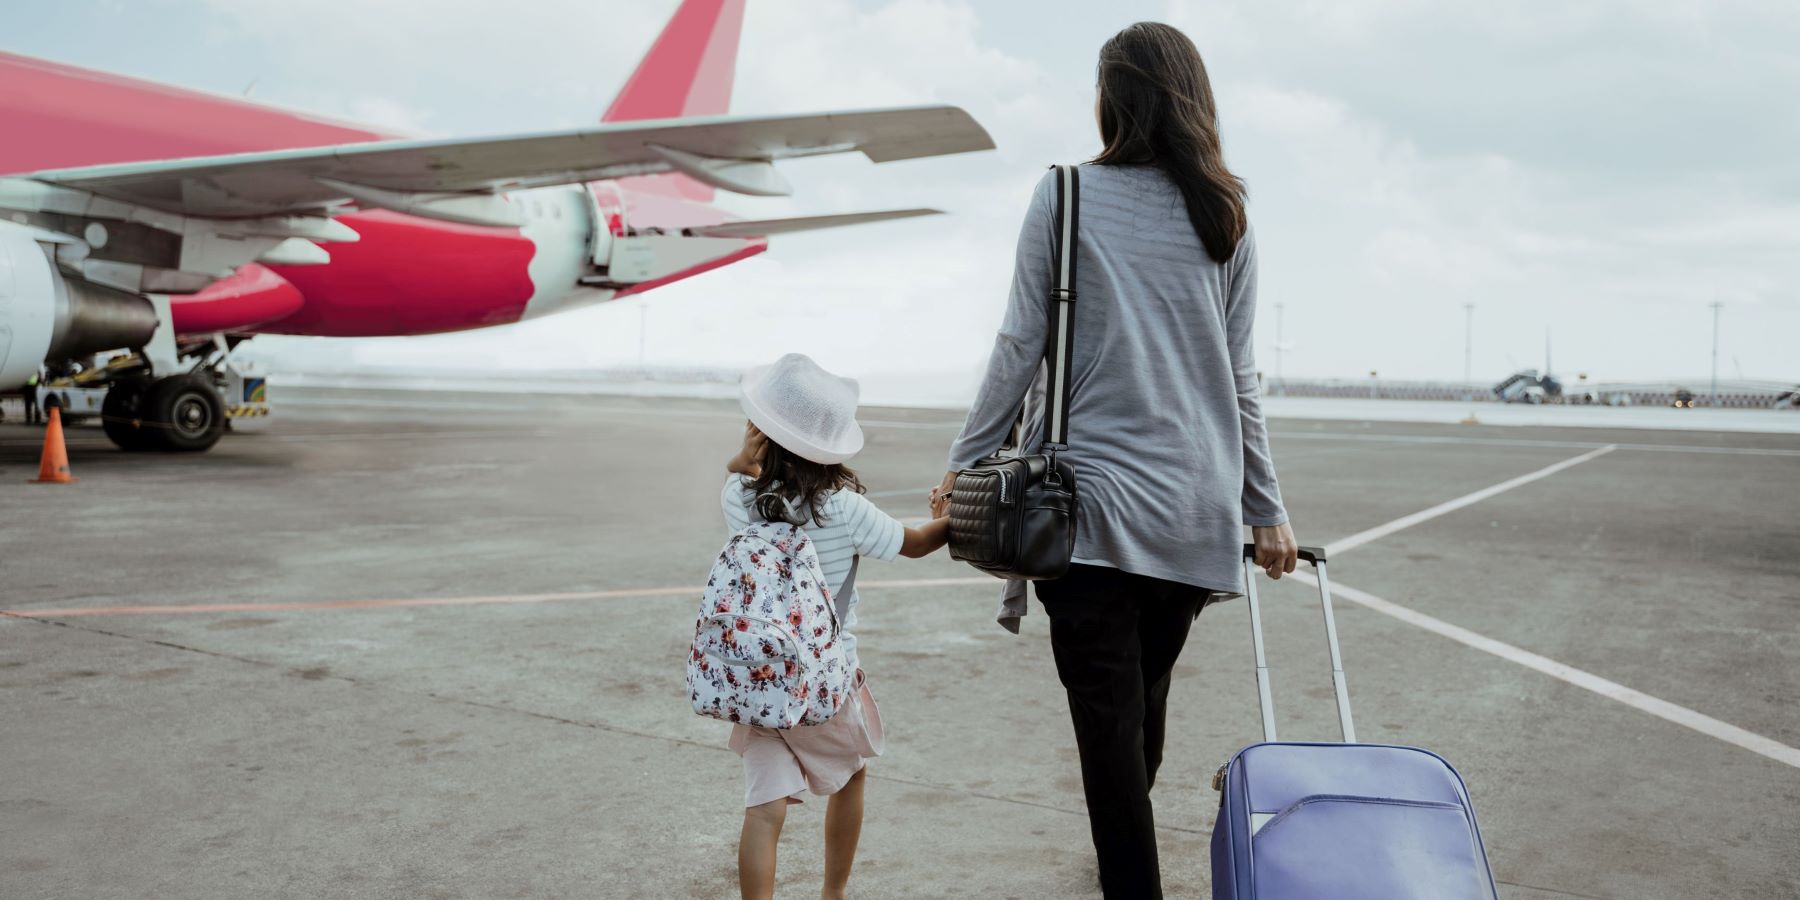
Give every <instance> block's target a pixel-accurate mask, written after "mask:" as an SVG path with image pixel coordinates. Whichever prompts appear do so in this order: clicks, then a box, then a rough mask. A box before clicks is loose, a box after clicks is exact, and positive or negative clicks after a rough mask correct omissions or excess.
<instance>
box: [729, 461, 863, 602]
mask: <svg viewBox="0 0 1800 900" xmlns="http://www.w3.org/2000/svg"><path fill="white" fill-rule="evenodd" d="M744 493H745V494H748V493H749V492H748V491H745V492H744ZM781 499H782V502H783V503H786V502H787V501H786V498H781ZM756 500H757V498H756V497H754V496H752V497H750V498H749V499H747V500H745V501H744V506H745V508H746V509H748V510H749V511H750V521H752V522H755V521H758V520H759V519H760V520H762V521H765V522H766V521H768V519H766V518H764V517H763V516H762V515H761V514H760V513H758V512H757V511H756ZM788 512H789V513H790V514H795V510H794V508H793V505H792V504H788ZM788 524H791V525H792V524H794V523H792V522H790V523H788ZM794 527H795V528H802V527H804V526H801V525H794ZM860 565H862V554H860V553H859V554H857V555H855V556H852V557H850V574H848V575H845V576H844V583H843V584H841V585H839V586H838V589H837V590H835V591H832V592H831V603H832V605H833V606H835V607H837V617H838V622H839V623H842V622H843V621H844V619H845V617H847V616H849V615H850V592H851V591H853V590H856V569H857V567H858V566H860ZM839 627H840V628H841V627H842V625H841V624H840V626H839Z"/></svg>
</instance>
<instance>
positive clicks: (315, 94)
mask: <svg viewBox="0 0 1800 900" xmlns="http://www.w3.org/2000/svg"><path fill="white" fill-rule="evenodd" d="M674 7H675V2H674V0H630V2H623V0H614V2H601V0H503V2H501V0H481V2H461V3H455V4H449V3H442V2H438V0H307V2H294V0H211V2H207V0H186V2H175V0H132V2H124V0H67V2H62V3H58V4H32V5H31V6H30V7H28V8H24V9H16V10H11V11H9V12H8V14H7V19H8V27H7V28H6V29H5V30H4V31H3V32H0V48H5V49H8V50H13V51H16V52H22V53H28V54H34V55H40V56H47V57H52V58H55V59H58V60H62V61H66V62H72V63H75V64H78V65H86V66H92V67H96V68H104V69H110V70H113V71H118V72H123V73H126V74H130V75H135V76H140V77H147V78H154V79H158V80H164V81H169V82H173V83H176V84H181V85H186V86H191V87H198V88H205V89H209V90H215V91H222V92H228V93H232V94H240V93H242V92H244V91H245V90H246V89H247V88H248V89H249V90H250V91H251V93H252V96H253V97H254V98H255V99H258V100H262V101H266V102H271V103H277V104H281V105H285V106H291V107H298V108H302V109H307V110H312V111H316V112H321V113H326V114H330V115H333V116H338V117H344V118H350V119H356V120H363V121H367V122H371V123H374V124H378V125H383V126H387V127H389V128H393V129H398V130H401V131H405V132H410V133H417V134H422V135H475V134H496V133H505V132H513V131H528V130H537V129H543V128H548V127H564V126H577V125H582V124H586V123H589V122H592V121H595V120H596V119H597V117H598V115H599V113H600V111H601V110H602V109H603V108H604V107H605V106H606V103H607V101H608V100H609V99H610V98H611V96H612V93H613V92H614V91H615V90H616V89H617V87H618V85H619V84H621V83H622V81H623V80H624V77H625V76H626V74H627V73H628V72H629V71H630V70H631V68H632V67H633V65H635V63H636V60H637V58H638V56H639V55H640V54H641V53H642V52H643V51H644V50H645V49H646V48H647V46H648V44H649V42H650V41H651V39H652V38H653V37H654V35H655V33H656V32H657V30H658V29H659V28H660V27H661V25H662V22H663V21H664V20H665V19H666V17H667V16H668V14H669V13H670V12H671V11H672V10H673V9H674ZM1052 7H1053V8H1054V12H1053V13H1052V12H1047V11H1046V10H1048V9H1050V8H1052ZM1140 19H1161V20H1164V21H1168V22H1171V23H1173V24H1175V25H1177V26H1179V27H1181V28H1183V29H1185V30H1186V31H1187V32H1188V34H1190V35H1191V36H1193V38H1194V39H1195V41H1196V42H1197V43H1198V44H1199V46H1200V49H1201V52H1202V53H1203V55H1205V57H1206V59H1207V63H1208V66H1209V68H1210V70H1211V72H1212V76H1213V81H1214V86H1215V89H1216V91H1217V93H1218V96H1219V105H1220V110H1221V118H1222V123H1223V131H1224V136H1225V144H1226V152H1227V156H1228V160H1229V162H1230V164H1231V165H1232V167H1233V168H1234V169H1235V170H1236V171H1237V172H1238V173H1239V174H1241V175H1242V176H1244V177H1245V179H1246V180H1247V181H1248V182H1249V184H1250V189H1251V215H1252V218H1253V219H1254V221H1255V223H1256V226H1257V232H1258V238H1259V249H1260V252H1261V260H1262V291H1263V293H1262V298H1261V303H1262V313H1261V317H1260V322H1259V335H1258V339H1257V352H1258V355H1259V359H1260V361H1261V364H1262V367H1263V368H1264V370H1265V371H1268V372H1270V373H1271V374H1273V372H1274V370H1275V367H1276V353H1275V348H1276V311H1275V305H1276V304H1280V305H1281V306H1282V307H1283V319H1284V329H1283V330H1284V335H1283V337H1284V342H1285V345H1286V346H1287V348H1288V349H1287V351H1286V352H1285V353H1284V354H1283V359H1282V368H1283V371H1284V373H1285V374H1286V375H1287V376H1289V377H1296V376H1340V377H1352V376H1361V377H1366V376H1367V374H1368V372H1369V371H1371V370H1376V371H1379V372H1380V373H1381V376H1382V377H1384V378H1388V377H1393V378H1457V377H1460V376H1461V373H1462V369H1463V322H1464V304H1468V303H1473V304H1474V305H1475V311H1474V321H1475V347H1474V360H1473V364H1474V370H1475V374H1476V376H1477V377H1478V378H1482V379H1494V380H1498V378H1499V377H1500V376H1501V375H1503V374H1505V373H1506V372H1509V371H1512V370H1513V369H1516V368H1519V367H1523V366H1541V365H1542V363H1543V359H1544V350H1545V341H1546V334H1548V335H1549V336H1550V338H1551V340H1552V342H1553V346H1554V353H1555V368H1556V370H1557V371H1558V372H1559V373H1561V374H1571V375H1572V374H1573V373H1575V372H1586V373H1588V374H1590V376H1591V377H1593V378H1595V379H1599V380H1619V379H1633V380H1650V379H1665V378H1684V379H1689V380H1696V379H1703V378H1704V376H1705V375H1706V373H1707V371H1708V367H1709V365H1710V352H1711V311H1710V310H1709V309H1708V308H1707V304H1708V303H1710V302H1713V301H1715V300H1716V301H1719V302H1722V303H1723V304H1724V312H1723V319H1722V321H1723V329H1722V333H1721V334H1722V336H1721V345H1722V349H1721V364H1720V374H1721V377H1724V378H1731V377H1735V376H1737V375H1740V374H1741V375H1742V376H1743V377H1746V378H1766V379H1783V380H1790V381H1791V380H1796V379H1800V352H1797V351H1796V338H1795V336H1796V335H1797V334H1800V154H1796V152H1795V148H1796V147H1800V114H1797V113H1796V110H1797V109H1800V54H1795V53H1794V52H1793V48H1794V47H1796V46H1800V5H1796V4H1794V3H1792V2H1791V0H1719V2H1709V0H1569V2H1558V3H1525V2H1520V3H1502V4H1485V3H1484V4H1450V3H1441V2H1428V0H1294V2H1269V0H1164V2H1134V0H1114V2H1110V3H1105V4H1097V3H1067V4H1063V3H1058V4H1054V5H1052V4H1044V3H1040V2H1031V0H750V5H749V12H748V15H747V17H746V22H745V29H744V37H743V44H742V47H741V50H740V53H739V57H738V82H737V89H736V92H735V96H734V99H733V111H734V112H738V113H799V112H813V111H824V110H831V109H846V108H850V109H854V108H864V107H873V106H884V105H895V104H908V103H921V102H949V103H956V104H959V105H962V106H965V107H967V108H968V109H969V110H970V111H971V112H973V113H974V114H975V116H976V117H977V118H978V119H979V120H980V121H981V122H982V123H983V124H985V125H986V126H987V127H988V129H989V130H990V131H991V132H992V133H993V135H994V137H995V139H996V141H997V142H998V144H999V150H998V151H997V152H994V153H986V154H977V155H971V156H965V157H955V158H948V159H939V160H922V161H912V162H905V163H894V164H889V165H884V166H875V165H872V164H870V163H868V162H867V161H865V160H862V159H861V158H860V157H857V158H854V159H821V160H813V161H806V162H803V163H798V164H793V165H790V166H788V167H787V173H788V175H789V178H790V180H791V181H793V182H794V184H795V185H796V187H797V193H796V195H795V196H794V197H793V198H784V199H751V198H728V199H727V200H725V203H726V204H727V205H729V206H730V207H731V208H732V209H733V211H734V212H736V213H738V214H740V215H743V216H747V217H765V216H780V215H793V214H810V213H825V212H838V211H849V210H860V209H873V208H885V207H897V206H916V205H925V206H937V207H940V208H943V209H945V210H948V211H949V212H950V215H948V216H943V217H938V218H934V219H924V220H915V221H910V222H901V223H894V224H884V225H874V226H865V227H862V228H855V229H847V230H842V231H836V232H819V233H814V234H805V235H791V236H786V237H784V238H779V239H777V240H776V241H775V242H774V246H773V248H772V250H771V252H770V253H768V254H766V255H764V256H762V257H759V258H756V259H753V260H749V261H746V262H743V263H739V264H737V265H734V266H730V267H728V268H726V269H723V270H719V271H716V272H713V273H710V274H707V275H703V276H700V277H697V278H694V279H692V280H690V281H687V282H684V283H681V284H678V285H674V286H670V287H667V288H663V289H661V290H658V291H654V292H652V293H650V294H649V295H647V296H646V297H645V298H644V299H642V300H632V301H624V302H620V303H617V304H612V305H609V306H603V307H599V308H594V309H589V310H584V311H580V312H575V313H570V314H567V315H564V316H558V317H552V318H551V319H547V320H540V321H537V322H532V323H526V324H523V325H518V326H511V327H507V328H501V329H492V330H489V331H484V332H477V333H470V334H464V335H450V336H443V337H434V338H410V339H402V340H376V341H324V340H307V339H287V340H286V341H270V340H269V339H259V341H260V342H263V343H269V344H272V345H273V346H271V347H270V348H269V349H270V351H272V352H274V353H277V354H278V355H279V358H280V359H282V360H284V361H287V360H293V359H309V360H316V361H317V363H318V364H319V365H327V364H329V365H340V364H344V363H372V364H388V365H415V364H416V365H429V366H444V365H454V366H473V367H505V368H525V367H549V368H562V367H570V366H587V365H630V364H634V363H635V362H636V361H637V359H638V353H639V337H640V329H641V331H642V334H643V338H644V341H643V344H644V348H645V349H644V352H645V355H646V356H647V357H648V359H649V361H650V362H652V363H681V364H689V363H697V364H702V365H725V366H736V365H740V364H744V363H749V362H753V361H758V360H763V359H767V358H770V357H773V356H775V355H777V354H779V353H781V352H784V351H787V350H792V349H802V350H805V351H807V352H810V353H812V354H813V355H815V356H816V357H818V358H819V359H820V360H821V361H822V362H824V363H825V364H826V365H828V366H831V367H833V368H838V369H841V370H843V371H846V372H849V373H852V374H856V375H858V376H861V377H863V378H864V379H865V380H866V381H867V383H868V384H869V386H870V394H871V399H879V400H905V399H919V400H936V401H946V400H948V401H954V400H956V399H958V398H961V397H963V396H966V395H967V393H968V390H969V385H970V384H972V381H973V378H974V373H975V372H977V371H978V370H979V368H980V366H981V364H982V362H983V361H984V360H985V357H986V352H987V348H988V346H989V345H990V342H991V334H992V327H993V326H994V325H995V324H997V322H998V321H999V316H1000V304H1001V303H1002V302H1003V298H1004V296H1005V288H1006V280H1007V278H1008V277H1009V274H1010V267H1011V255H1012V244H1013V240H1014V238H1015V237H1016V235H1017V228H1018V225H1017V223H1018V218H1019V216H1020V214H1021V212H1022V210H1023V207H1024V203H1025V200H1026V198H1027V196H1028V195H1029V193H1030V189H1031V186H1032V184H1033V183H1034V182H1035V181H1036V179H1037V178H1038V177H1039V175H1040V173H1041V171H1042V168H1043V167H1044V166H1045V165H1047V164H1049V163H1052V162H1057V161H1069V160H1079V159H1082V158H1085V157H1087V156H1090V155H1092V154H1093V153H1094V152H1095V151H1096V150H1097V149H1098V146H1097V137H1096V135H1095V131H1094V127H1093V123H1092V112H1091V110H1092V104H1093V89H1092V84H1093V68H1094V55H1095V52H1096V50H1097V49H1098V47H1099V45H1100V44H1101V43H1102V42H1103V41H1104V40H1105V39H1106V38H1107V37H1108V36H1110V35H1111V34H1112V33H1113V32H1114V31H1116V30H1117V29H1118V28H1120V27H1122V26H1124V25H1127V24H1129V23H1131V22H1133V21H1136V20H1140Z"/></svg>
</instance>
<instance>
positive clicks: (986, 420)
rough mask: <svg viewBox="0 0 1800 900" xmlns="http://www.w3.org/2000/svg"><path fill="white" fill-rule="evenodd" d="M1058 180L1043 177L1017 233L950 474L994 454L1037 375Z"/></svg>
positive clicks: (1045, 320) (1044, 326) (1045, 330)
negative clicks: (1001, 303) (1001, 315)
mask: <svg viewBox="0 0 1800 900" xmlns="http://www.w3.org/2000/svg"><path fill="white" fill-rule="evenodd" d="M1055 206H1056V179H1055V178H1054V177H1053V174H1052V175H1046V176H1044V178H1043V179H1042V180H1040V181H1039V182H1038V186H1037V191H1036V192H1035V193H1033V194H1032V197H1031V206H1030V207H1029V208H1028V209H1027V210H1026V213H1025V223H1024V225H1023V226H1022V227H1021V228H1020V229H1019V243H1018V249H1017V251H1016V252H1015V253H1014V255H1013V279H1012V291H1011V293H1010V294H1008V296H1007V302H1006V319H1005V321H1003V322H1002V323H1001V325H1000V333H999V335H998V336H996V337H995V338H994V351H993V353H992V354H990V355H989V356H988V366H987V375H986V376H984V377H983V378H982V380H981V390H980V391H978V392H977V393H976V395H975V404H974V405H973V406H972V407H970V408H969V417H968V419H967V420H965V421H964V422H963V427H962V433H961V434H960V435H958V436H957V438H956V442H955V443H954V444H952V445H951V447H950V465H949V469H950V470H951V471H956V470H957V469H962V468H966V467H968V466H970V465H972V464H974V462H975V461H976V460H978V459H980V458H982V457H984V456H987V455H988V454H990V453H993V452H994V451H995V450H998V449H1000V444H1001V443H1002V442H1004V441H1005V440H1006V433H1007V431H1008V429H1010V428H1011V427H1012V423H1013V420H1014V419H1015V418H1017V417H1018V415H1019V407H1020V406H1022V405H1023V404H1024V402H1025V392H1026V390H1027V389H1028V388H1029V387H1030V386H1031V381H1032V379H1033V378H1034V377H1035V376H1036V375H1037V370H1038V364H1039V362H1040V361H1042V360H1043V357H1044V340H1045V337H1046V336H1047V334H1048V333H1049V328H1050V326H1049V321H1048V314H1047V312H1046V310H1045V307H1046V305H1047V304H1048V303H1049V302H1050V297H1049V292H1050V250H1051V246H1052V243H1053V240H1054V233H1053V231H1054V228H1055V223H1054V221H1053V219H1054V214H1053V213H1054V209H1055Z"/></svg>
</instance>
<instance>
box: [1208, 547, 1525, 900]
mask: <svg viewBox="0 0 1800 900" xmlns="http://www.w3.org/2000/svg"><path fill="white" fill-rule="evenodd" d="M1253 549H1254V548H1252V547H1245V548H1244V594H1245V599H1246V600H1247V601H1248V602H1249V604H1250V639H1251V643H1252V645H1253V646H1254V647H1255V649H1256V690H1257V699H1258V702H1259V705H1260V706H1261V708H1262V725H1263V742H1262V743H1260V744H1251V745H1250V746H1248V747H1245V748H1244V749H1242V750H1239V751H1238V752H1237V755H1236V756H1233V757H1232V758H1231V761H1230V762H1228V763H1226V764H1225V765H1224V766H1223V767H1221V768H1220V769H1219V773H1218V774H1217V775H1216V776H1214V778H1213V788H1214V789H1215V790H1219V791H1220V798H1219V818H1218V820H1217V821H1216V822H1215V823H1214V824H1213V833H1212V873H1213V898H1214V900H1327V898H1328V900H1496V898H1497V896H1498V894H1497V893H1496V891H1495V888H1494V876H1493V873H1492V871H1491V870H1490V869H1489V868H1488V861H1487V851H1486V850H1484V849H1483V848H1482V845H1481V829H1480V828H1479V827H1478V826H1477V825H1476V824H1475V810H1474V808H1473V807H1472V806H1471V805H1470V803H1469V791H1468V789H1467V788H1466V787H1464V786H1463V781H1462V776H1460V775H1458V774H1456V770H1455V769H1454V768H1451V766H1450V764H1449V763H1448V762H1445V761H1444V759H1443V758H1442V757H1440V756H1438V755H1437V754H1435V753H1432V752H1430V751H1428V750H1420V749H1418V748H1417V747H1398V746H1393V745H1389V744H1358V743H1356V728H1355V726H1354V725H1353V724H1352V722H1351V720H1350V691H1349V689H1348V688H1347V687H1346V686H1345V682H1344V665H1343V661H1342V659H1341V657H1340V656H1339V654H1338V640H1337V623H1336V622H1335V621H1334V620H1333V618H1332V615H1331V583H1330V581H1328V580H1327V579H1326V576H1325V551H1323V550H1320V549H1317V548H1314V547H1302V548H1301V549H1300V557H1301V558H1302V559H1304V560H1306V561H1307V562H1310V563H1312V564H1313V569H1314V570H1315V571H1316V572H1317V574H1318V580H1319V602H1320V606H1321V608H1322V609H1323V610H1324V613H1325V639H1326V642H1327V644H1329V646H1330V649H1331V681H1332V687H1333V688H1334V689H1335V691H1336V692H1337V707H1338V724H1339V725H1340V726H1341V727H1342V729H1343V734H1344V742H1343V743H1341V744H1329V743H1298V742H1293V741H1277V740H1276V739H1275V712H1274V709H1273V707H1272V705H1271V702H1270V696H1269V667H1268V663H1267V662H1266V661H1265V659H1264V657H1263V636H1262V608H1261V607H1260V606H1259V605H1258V604H1257V600H1256V573H1257V569H1256V567H1255V565H1254V563H1253V562H1252V561H1251V555H1252V551H1253Z"/></svg>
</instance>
